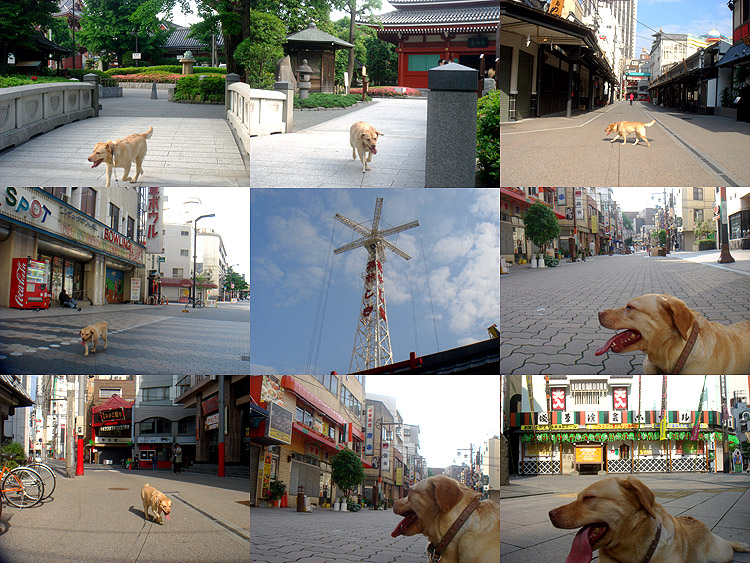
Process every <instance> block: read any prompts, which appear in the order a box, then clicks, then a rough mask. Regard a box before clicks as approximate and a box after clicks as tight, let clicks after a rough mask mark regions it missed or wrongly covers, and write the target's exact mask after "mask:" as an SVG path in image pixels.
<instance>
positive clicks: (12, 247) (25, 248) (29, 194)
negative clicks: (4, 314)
mask: <svg viewBox="0 0 750 563" xmlns="http://www.w3.org/2000/svg"><path fill="white" fill-rule="evenodd" d="M0 198H2V199H0V203H2V204H1V205H0V280H1V281H0V306H3V307H7V306H9V305H10V301H11V295H10V293H11V291H10V286H11V284H10V281H11V277H12V276H13V275H14V272H13V259H14V258H30V259H32V260H37V261H39V262H41V263H43V264H45V270H46V271H45V273H44V276H45V279H46V283H45V284H44V285H45V286H46V287H45V289H46V290H47V291H48V292H49V293H50V294H51V299H52V303H53V304H54V303H57V298H58V295H59V294H60V292H61V291H62V290H63V289H64V290H65V291H66V292H67V293H68V294H69V295H70V296H72V297H73V298H74V299H76V300H79V301H80V300H84V301H87V302H90V303H91V304H93V305H103V304H104V303H122V302H123V301H127V300H129V299H131V294H130V293H131V292H130V289H131V286H133V287H136V286H137V287H139V286H138V284H139V283H140V279H141V278H142V277H143V274H144V272H143V268H144V260H145V247H143V246H142V245H140V244H138V243H137V242H135V241H134V240H133V239H131V238H128V237H126V236H124V235H122V234H120V233H118V232H116V231H114V230H112V229H111V228H109V227H107V226H106V225H105V224H103V223H100V222H99V221H96V220H95V219H92V218H91V217H90V216H88V215H86V214H85V213H83V212H81V211H79V210H78V209H76V208H75V207H73V206H71V205H69V204H68V203H66V202H64V201H62V200H61V199H58V198H56V197H53V196H52V195H50V194H48V193H47V192H45V191H43V190H41V189H39V188H21V187H6V188H4V190H3V193H2V194H0ZM133 280H136V283H134V282H133Z"/></svg>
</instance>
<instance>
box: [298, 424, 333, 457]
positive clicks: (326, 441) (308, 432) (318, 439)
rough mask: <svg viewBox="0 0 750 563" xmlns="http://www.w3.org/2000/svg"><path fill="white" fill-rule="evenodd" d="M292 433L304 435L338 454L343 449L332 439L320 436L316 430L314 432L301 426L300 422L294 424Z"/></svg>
mask: <svg viewBox="0 0 750 563" xmlns="http://www.w3.org/2000/svg"><path fill="white" fill-rule="evenodd" d="M292 431H294V432H298V433H300V434H304V435H305V436H307V437H308V438H310V439H312V440H314V441H315V442H317V443H319V444H320V445H322V446H325V447H327V448H328V449H329V450H332V451H334V452H338V451H339V450H341V449H342V448H341V447H340V446H339V445H338V444H336V443H335V442H334V441H333V440H331V439H330V438H328V437H326V436H323V434H319V433H318V432H316V431H315V430H312V429H310V428H308V427H307V426H304V425H302V424H300V423H299V422H293V423H292Z"/></svg>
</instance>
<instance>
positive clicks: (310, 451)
mask: <svg viewBox="0 0 750 563" xmlns="http://www.w3.org/2000/svg"><path fill="white" fill-rule="evenodd" d="M305 453H306V454H307V455H310V456H312V457H320V448H319V447H318V446H316V445H315V444H306V445H305Z"/></svg>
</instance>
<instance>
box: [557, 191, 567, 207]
mask: <svg viewBox="0 0 750 563" xmlns="http://www.w3.org/2000/svg"><path fill="white" fill-rule="evenodd" d="M565 204H566V199H565V188H557V205H560V206H563V207H564V206H565Z"/></svg>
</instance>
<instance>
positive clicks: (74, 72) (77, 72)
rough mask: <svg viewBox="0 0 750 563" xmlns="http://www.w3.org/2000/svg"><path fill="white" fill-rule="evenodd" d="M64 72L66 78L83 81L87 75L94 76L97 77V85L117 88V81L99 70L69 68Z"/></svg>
mask: <svg viewBox="0 0 750 563" xmlns="http://www.w3.org/2000/svg"><path fill="white" fill-rule="evenodd" d="M87 62H88V61H87ZM65 72H67V74H68V76H70V77H71V78H75V79H77V80H81V81H83V77H84V76H85V75H87V74H96V75H97V76H98V77H99V83H100V84H101V85H102V86H117V80H115V79H114V78H112V76H110V75H109V74H107V73H106V72H104V71H101V70H94V69H80V68H69V69H66V71H65Z"/></svg>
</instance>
